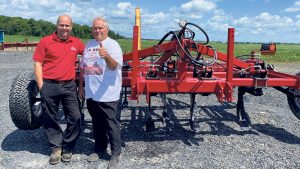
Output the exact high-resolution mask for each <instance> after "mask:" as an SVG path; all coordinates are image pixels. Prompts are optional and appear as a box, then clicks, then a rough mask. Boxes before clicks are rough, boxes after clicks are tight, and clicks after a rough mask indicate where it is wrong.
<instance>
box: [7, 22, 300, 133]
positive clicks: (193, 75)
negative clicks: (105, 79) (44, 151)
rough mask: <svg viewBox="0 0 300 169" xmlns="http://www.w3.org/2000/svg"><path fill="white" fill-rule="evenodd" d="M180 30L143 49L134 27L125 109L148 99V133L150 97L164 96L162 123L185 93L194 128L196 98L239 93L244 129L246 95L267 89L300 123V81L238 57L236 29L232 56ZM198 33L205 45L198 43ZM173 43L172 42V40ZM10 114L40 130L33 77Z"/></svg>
mask: <svg viewBox="0 0 300 169" xmlns="http://www.w3.org/2000/svg"><path fill="white" fill-rule="evenodd" d="M180 27H181V29H180V30H179V31H170V32H168V33H167V34H166V35H165V36H164V37H163V38H162V39H161V40H160V42H159V43H158V44H156V45H154V46H152V47H149V48H146V49H142V50H138V27H137V26H134V27H133V50H132V52H130V53H126V54H124V55H123V60H124V66H123V68H122V73H123V89H124V90H123V91H122V95H123V96H124V99H123V98H122V99H123V107H127V106H128V99H130V100H137V101H139V98H140V95H146V101H147V102H148V112H149V113H148V116H147V121H146V130H147V131H151V130H153V129H154V128H155V126H154V120H153V118H152V115H151V112H152V109H151V96H153V95H157V94H159V95H161V96H162V102H163V107H164V108H163V114H162V117H163V122H165V120H166V117H167V115H168V114H167V110H166V95H167V94H177V93H185V94H189V95H190V99H191V105H190V119H189V121H190V127H191V129H192V130H195V121H194V106H195V96H196V94H200V95H202V96H208V95H210V94H215V95H216V97H217V100H218V101H219V102H233V101H235V100H234V98H233V94H234V90H235V89H237V92H238V94H237V95H238V97H237V107H236V112H237V119H238V121H239V123H240V125H241V126H249V125H250V119H249V116H248V114H247V113H246V111H245V107H244V100H243V97H244V95H245V94H246V93H248V94H251V95H254V96H261V95H263V90H264V89H265V88H267V87H273V88H275V89H277V90H279V91H281V92H282V93H284V94H286V95H287V100H288V104H289V106H290V109H291V111H292V112H293V114H294V115H295V116H296V117H297V118H298V119H300V76H299V74H298V76H293V75H289V74H285V73H280V72H277V71H275V70H274V66H272V65H269V64H266V63H265V62H264V61H263V60H261V59H259V58H258V57H256V56H255V55H254V54H253V55H249V56H250V57H249V58H247V59H243V60H242V59H238V58H237V57H235V56H234V28H229V29H228V42H227V53H222V52H219V51H218V50H217V49H216V48H214V47H212V46H209V45H207V44H208V42H209V38H208V35H207V33H206V32H205V31H204V30H203V29H202V28H201V27H200V26H198V25H196V24H194V23H186V22H181V23H180ZM191 27H193V28H194V29H195V28H196V29H197V30H199V31H200V32H201V33H202V34H203V35H204V36H205V38H206V39H205V41H204V42H196V41H195V40H194V39H195V36H196V34H195V32H194V31H192V29H191ZM168 38H169V39H168ZM9 107H10V113H11V117H12V120H13V122H14V123H15V125H16V126H17V127H18V128H19V129H23V130H32V129H36V128H38V127H40V126H41V122H40V120H39V119H40V113H41V108H40V98H39V92H38V90H37V87H36V83H35V81H34V77H33V73H32V72H30V73H24V74H22V75H19V76H17V77H16V78H15V80H14V82H13V84H12V87H11V91H10V98H9Z"/></svg>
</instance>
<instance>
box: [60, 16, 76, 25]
mask: <svg viewBox="0 0 300 169" xmlns="http://www.w3.org/2000/svg"><path fill="white" fill-rule="evenodd" d="M62 21H65V22H69V23H71V25H72V24H73V22H72V18H71V17H70V16H69V15H61V16H59V17H58V18H57V22H56V24H57V25H58V24H59V23H60V22H62Z"/></svg>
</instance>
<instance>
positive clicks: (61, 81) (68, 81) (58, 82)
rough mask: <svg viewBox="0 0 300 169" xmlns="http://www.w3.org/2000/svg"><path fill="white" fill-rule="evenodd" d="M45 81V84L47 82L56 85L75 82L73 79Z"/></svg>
mask: <svg viewBox="0 0 300 169" xmlns="http://www.w3.org/2000/svg"><path fill="white" fill-rule="evenodd" d="M43 80H44V82H47V83H54V84H60V85H64V84H68V83H70V82H72V81H73V79H71V80H53V79H43Z"/></svg>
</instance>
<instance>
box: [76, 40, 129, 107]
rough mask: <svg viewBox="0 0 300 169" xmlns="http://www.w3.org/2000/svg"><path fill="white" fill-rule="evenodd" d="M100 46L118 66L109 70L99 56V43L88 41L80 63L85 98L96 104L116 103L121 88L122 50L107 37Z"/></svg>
mask: <svg viewBox="0 0 300 169" xmlns="http://www.w3.org/2000/svg"><path fill="white" fill-rule="evenodd" d="M102 45H103V47H104V48H105V49H106V52H107V53H108V54H109V55H110V56H111V57H112V58H113V59H115V61H117V62H118V66H117V68H116V69H115V70H111V69H109V68H108V67H107V66H106V62H105V60H104V59H103V58H101V57H100V55H99V48H100V45H99V42H98V41H96V40H95V39H91V40H89V41H88V42H87V44H86V46H85V49H84V53H83V57H82V60H81V62H80V67H81V68H83V69H82V70H83V77H84V82H85V98H86V99H89V98H92V99H93V100H94V101H97V102H111V101H117V100H119V99H120V92H121V88H122V72H121V68H122V64H123V55H122V49H121V47H120V45H119V44H118V42H116V41H115V40H113V39H111V38H109V37H107V38H106V39H105V40H103V41H102Z"/></svg>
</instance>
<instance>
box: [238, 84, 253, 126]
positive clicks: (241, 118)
mask: <svg viewBox="0 0 300 169" xmlns="http://www.w3.org/2000/svg"><path fill="white" fill-rule="evenodd" d="M244 95H245V89H244V87H239V88H238V101H237V107H236V113H237V118H238V123H239V124H240V126H241V127H249V125H250V124H251V121H250V118H249V116H248V114H247V113H246V111H245V106H244Z"/></svg>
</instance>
